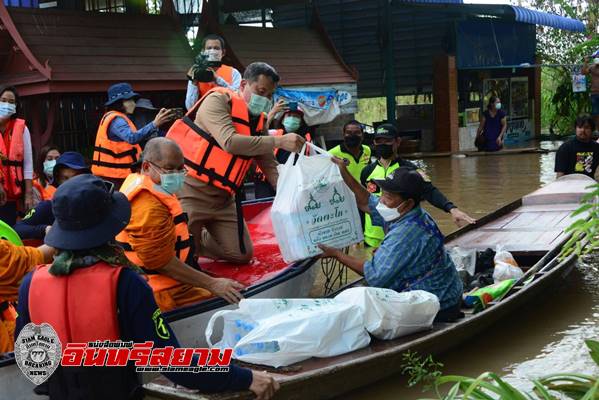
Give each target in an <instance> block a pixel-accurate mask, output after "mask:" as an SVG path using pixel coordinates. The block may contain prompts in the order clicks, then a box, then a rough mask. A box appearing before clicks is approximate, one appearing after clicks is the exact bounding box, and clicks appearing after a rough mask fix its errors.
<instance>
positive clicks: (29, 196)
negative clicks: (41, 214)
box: [24, 192, 33, 211]
mask: <svg viewBox="0 0 599 400" xmlns="http://www.w3.org/2000/svg"><path fill="white" fill-rule="evenodd" d="M24 205H25V211H29V210H31V209H32V208H33V193H31V192H27V193H25V204H24Z"/></svg>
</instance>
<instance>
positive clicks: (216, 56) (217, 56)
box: [202, 49, 223, 61]
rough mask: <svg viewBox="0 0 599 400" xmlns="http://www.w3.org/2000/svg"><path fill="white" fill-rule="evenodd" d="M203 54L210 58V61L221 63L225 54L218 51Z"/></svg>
mask: <svg viewBox="0 0 599 400" xmlns="http://www.w3.org/2000/svg"><path fill="white" fill-rule="evenodd" d="M202 54H204V55H205V56H206V57H208V61H220V60H222V58H223V52H222V51H221V50H216V49H208V50H204V52H203V53H202Z"/></svg>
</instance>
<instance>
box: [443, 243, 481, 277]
mask: <svg viewBox="0 0 599 400" xmlns="http://www.w3.org/2000/svg"><path fill="white" fill-rule="evenodd" d="M448 253H449V256H450V257H451V260H452V261H453V263H454V264H455V267H456V269H457V270H458V271H466V272H468V274H469V275H470V276H474V273H475V271H476V249H462V248H461V247H457V246H455V247H452V248H450V249H448Z"/></svg>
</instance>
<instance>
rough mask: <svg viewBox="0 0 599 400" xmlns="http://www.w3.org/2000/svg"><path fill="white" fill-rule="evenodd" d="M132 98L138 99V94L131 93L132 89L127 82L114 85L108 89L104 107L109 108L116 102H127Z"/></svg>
mask: <svg viewBox="0 0 599 400" xmlns="http://www.w3.org/2000/svg"><path fill="white" fill-rule="evenodd" d="M133 97H139V94H137V93H135V92H134V91H133V87H132V86H131V85H130V84H128V83H127V82H121V83H116V84H114V85H112V86H111V87H109V88H108V101H107V102H106V103H104V105H106V106H109V105H111V104H112V103H114V102H115V101H118V100H129V99H131V98H133Z"/></svg>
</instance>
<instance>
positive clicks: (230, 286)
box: [208, 278, 244, 304]
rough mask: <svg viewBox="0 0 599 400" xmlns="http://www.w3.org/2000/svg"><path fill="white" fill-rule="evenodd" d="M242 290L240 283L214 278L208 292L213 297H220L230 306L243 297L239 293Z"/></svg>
mask: <svg viewBox="0 0 599 400" xmlns="http://www.w3.org/2000/svg"><path fill="white" fill-rule="evenodd" d="M243 288H244V286H243V285H242V284H241V283H239V282H237V281H234V280H232V279H227V278H214V280H213V281H212V283H211V284H210V287H209V288H208V290H210V291H211V292H212V294H214V295H215V296H218V297H222V298H223V299H225V300H227V301H228V302H229V303H231V304H236V303H239V301H240V300H241V299H243V296H242V295H241V293H239V291H240V290H241V289H243Z"/></svg>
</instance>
